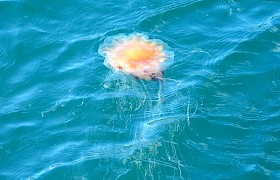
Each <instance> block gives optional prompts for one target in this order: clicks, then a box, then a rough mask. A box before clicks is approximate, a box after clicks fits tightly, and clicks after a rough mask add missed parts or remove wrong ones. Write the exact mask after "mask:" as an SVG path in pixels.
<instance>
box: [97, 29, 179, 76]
mask: <svg viewBox="0 0 280 180" xmlns="http://www.w3.org/2000/svg"><path fill="white" fill-rule="evenodd" d="M168 48H169V47H168V46H167V45H166V44H165V43H163V42H162V41H159V40H155V39H153V40H151V39H148V38H147V37H146V36H145V35H142V34H132V35H129V36H126V35H123V34H122V35H118V36H115V37H109V38H106V39H105V41H104V43H103V44H102V45H101V46H100V47H99V53H100V54H101V55H102V56H104V57H105V61H104V64H105V65H106V66H107V67H109V68H112V69H114V70H118V71H121V72H123V73H126V74H131V75H133V76H135V77H138V78H141V79H146V80H149V79H160V78H162V71H163V70H164V69H165V67H166V65H167V61H169V63H170V62H171V61H172V60H173V56H174V53H173V52H171V51H167V49H168Z"/></svg>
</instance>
